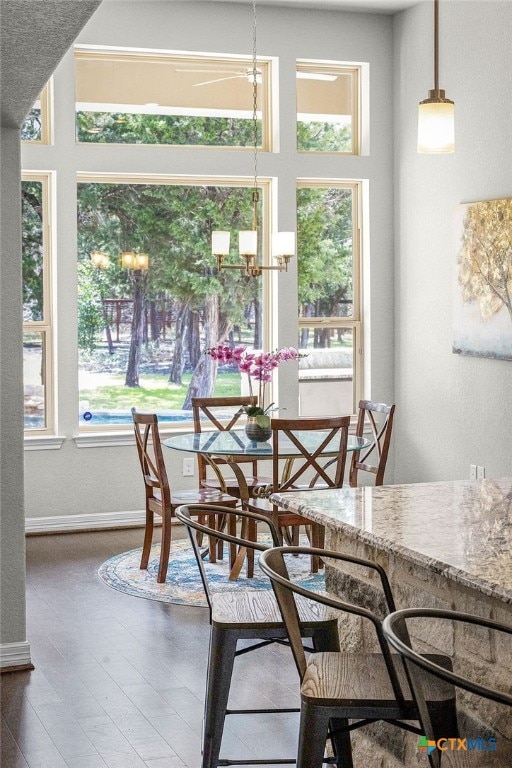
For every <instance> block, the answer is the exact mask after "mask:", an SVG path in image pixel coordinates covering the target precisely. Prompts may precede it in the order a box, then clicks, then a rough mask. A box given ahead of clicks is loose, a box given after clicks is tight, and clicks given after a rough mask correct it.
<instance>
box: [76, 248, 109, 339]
mask: <svg viewBox="0 0 512 768" xmlns="http://www.w3.org/2000/svg"><path fill="white" fill-rule="evenodd" d="M97 271H98V270H96V269H95V268H94V267H93V265H92V264H91V262H90V261H89V262H87V261H82V262H79V263H78V295H79V297H80V299H79V302H78V348H79V349H80V350H84V351H86V352H93V351H94V349H95V347H96V344H97V342H98V340H99V337H100V334H101V331H102V329H103V309H102V303H101V294H100V292H99V290H98V285H97V280H98V276H97V275H96V274H95V272H97Z"/></svg>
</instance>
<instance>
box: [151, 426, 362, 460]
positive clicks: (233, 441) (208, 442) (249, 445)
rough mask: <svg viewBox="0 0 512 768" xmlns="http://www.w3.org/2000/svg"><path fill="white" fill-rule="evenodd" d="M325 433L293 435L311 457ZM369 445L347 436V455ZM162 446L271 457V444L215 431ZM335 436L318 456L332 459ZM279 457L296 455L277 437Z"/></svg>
mask: <svg viewBox="0 0 512 768" xmlns="http://www.w3.org/2000/svg"><path fill="white" fill-rule="evenodd" d="M327 434H328V432H327V431H323V430H318V431H315V430H304V431H299V432H296V433H295V435H296V437H297V439H298V441H299V442H300V443H302V445H303V446H305V448H306V450H307V451H309V452H310V453H313V452H314V451H315V450H316V449H317V448H318V446H319V445H321V444H322V442H323V441H324V440H325V438H326V436H327ZM370 444H371V441H370V440H368V439H367V438H365V437H357V436H356V435H349V436H348V445H347V450H348V451H357V450H360V449H362V448H367V447H368V446H369V445H370ZM164 445H166V446H167V447H168V448H174V449H175V450H176V451H187V452H190V453H204V454H208V455H212V456H255V457H257V456H259V457H262V456H268V457H269V458H271V457H272V440H269V441H267V442H262V443H256V442H254V440H249V438H248V437H247V435H246V434H245V431H244V430H232V431H229V432H228V431H224V432H221V431H215V432H199V433H198V432H188V433H187V434H184V435H175V436H173V437H169V438H167V440H164ZM338 446H339V436H338V437H335V438H334V439H333V440H332V441H331V442H330V443H328V444H327V446H326V447H325V448H324V450H323V451H322V455H324V456H329V455H330V454H332V455H334V454H335V453H337V451H338ZM279 455H280V456H282V457H283V458H288V457H293V456H298V455H300V451H299V450H298V448H297V447H296V446H295V445H294V444H293V443H292V442H291V441H290V439H289V438H287V437H286V436H285V435H283V434H280V435H279Z"/></svg>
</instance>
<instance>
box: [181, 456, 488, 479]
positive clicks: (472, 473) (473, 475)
mask: <svg viewBox="0 0 512 768" xmlns="http://www.w3.org/2000/svg"><path fill="white" fill-rule="evenodd" d="M185 461H186V459H185ZM469 479H470V480H476V464H470V465H469Z"/></svg>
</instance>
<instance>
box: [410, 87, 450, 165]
mask: <svg viewBox="0 0 512 768" xmlns="http://www.w3.org/2000/svg"><path fill="white" fill-rule="evenodd" d="M418 152H420V153H423V154H445V153H449V152H455V105H454V104H453V102H451V101H448V100H447V101H430V100H426V101H422V102H421V103H420V105H419V109H418Z"/></svg>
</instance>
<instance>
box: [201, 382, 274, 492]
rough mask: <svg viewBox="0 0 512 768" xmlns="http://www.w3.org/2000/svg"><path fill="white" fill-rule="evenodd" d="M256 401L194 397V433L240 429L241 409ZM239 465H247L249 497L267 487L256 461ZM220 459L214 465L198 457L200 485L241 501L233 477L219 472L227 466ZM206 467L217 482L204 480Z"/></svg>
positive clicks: (242, 398)
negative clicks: (248, 471) (256, 489)
mask: <svg viewBox="0 0 512 768" xmlns="http://www.w3.org/2000/svg"><path fill="white" fill-rule="evenodd" d="M257 403H258V398H257V397H256V396H255V395H254V396H253V395H247V396H242V397H193V398H192V413H193V417H194V432H202V431H203V429H208V428H209V429H213V428H215V429H218V430H219V431H221V432H223V431H229V430H232V429H236V428H240V427H241V423H240V419H241V418H242V417H243V416H244V415H245V411H244V408H245V407H248V406H251V405H253V406H254V405H257ZM237 463H238V464H242V465H244V464H245V465H250V466H251V472H252V474H250V475H247V476H246V483H247V489H248V491H249V494H250V495H252V493H253V491H254V489H255V488H258V487H260V486H262V485H263V486H265V485H268V484H269V483H270V482H271V478H270V477H263V476H261V475H260V474H259V473H258V460H257V459H254V458H246V459H244V458H241V459H237ZM226 464H227V462H226V461H223V460H222V459H221V458H220V457H218V458H216V459H215V462H207V460H206V459H205V458H204V456H201V454H198V455H197V466H198V472H199V482H200V484H201V485H202V486H204V487H205V488H217V489H218V490H221V491H223V492H224V493H229V494H230V495H231V496H236V497H237V498H240V488H239V484H238V480H237V479H236V477H232V476H230V475H226V474H224V473H222V472H221V470H220V469H219V467H220V466H222V465H226ZM207 466H211V467H212V469H213V471H214V472H215V474H216V478H212V477H208V476H207V472H206V470H207Z"/></svg>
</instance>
